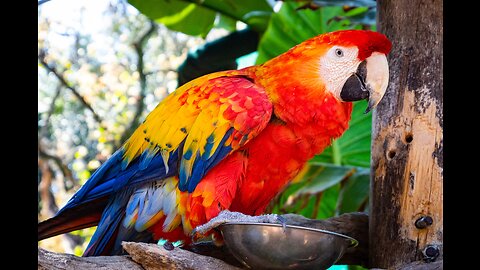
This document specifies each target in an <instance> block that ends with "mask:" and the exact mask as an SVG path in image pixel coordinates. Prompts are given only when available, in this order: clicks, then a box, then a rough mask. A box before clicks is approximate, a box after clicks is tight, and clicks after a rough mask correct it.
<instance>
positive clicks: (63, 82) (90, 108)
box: [38, 49, 105, 128]
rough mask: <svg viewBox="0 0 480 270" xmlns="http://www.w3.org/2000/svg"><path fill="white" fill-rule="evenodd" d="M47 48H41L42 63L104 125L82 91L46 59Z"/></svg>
mask: <svg viewBox="0 0 480 270" xmlns="http://www.w3.org/2000/svg"><path fill="white" fill-rule="evenodd" d="M45 57H46V55H45V50H44V49H41V50H40V53H39V55H38V60H39V61H40V64H42V66H43V67H44V68H45V69H47V70H48V71H49V72H52V73H53V74H54V75H55V77H57V79H58V80H59V81H60V83H62V85H63V86H65V87H66V88H67V89H69V90H70V91H72V93H73V95H74V96H75V97H76V98H78V100H79V101H80V103H81V104H82V105H83V106H84V107H85V108H86V109H87V110H89V111H90V112H91V113H92V114H93V118H94V119H95V121H97V122H98V123H99V124H100V126H102V127H103V125H102V119H101V118H100V116H99V115H98V114H97V113H96V112H95V111H94V110H93V108H92V106H91V105H90V103H88V102H87V101H86V100H85V98H84V97H83V96H82V95H80V93H78V91H77V89H75V88H74V87H73V86H71V85H70V84H69V83H68V82H67V81H66V80H65V77H64V76H63V74H61V73H59V72H58V70H57V69H56V68H55V67H54V66H53V65H49V64H48V63H47V62H46V60H45ZM103 128H105V127H103Z"/></svg>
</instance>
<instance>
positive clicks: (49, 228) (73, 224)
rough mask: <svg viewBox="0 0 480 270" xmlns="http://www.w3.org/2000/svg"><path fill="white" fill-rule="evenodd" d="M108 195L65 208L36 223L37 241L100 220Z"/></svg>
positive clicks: (89, 225) (81, 227)
mask: <svg viewBox="0 0 480 270" xmlns="http://www.w3.org/2000/svg"><path fill="white" fill-rule="evenodd" d="M107 199H108V196H105V197H103V198H99V199H96V200H93V201H90V202H87V203H83V204H80V205H78V206H75V207H72V208H70V209H66V210H64V211H62V212H61V213H59V214H57V215H56V216H54V217H52V218H49V219H47V220H44V221H42V222H40V223H38V241H40V240H43V239H46V238H50V237H53V236H57V235H59V234H63V233H68V232H71V231H75V230H80V229H84V228H88V227H92V226H96V225H97V224H98V222H99V221H100V218H101V216H102V212H103V210H104V209H105V206H106V205H107V202H108V200H107Z"/></svg>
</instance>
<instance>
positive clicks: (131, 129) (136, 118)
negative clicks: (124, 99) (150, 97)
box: [120, 20, 156, 143]
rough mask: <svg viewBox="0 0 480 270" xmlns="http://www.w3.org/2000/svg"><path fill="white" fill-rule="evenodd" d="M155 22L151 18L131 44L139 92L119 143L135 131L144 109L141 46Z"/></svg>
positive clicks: (144, 89)
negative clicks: (132, 114)
mask: <svg viewBox="0 0 480 270" xmlns="http://www.w3.org/2000/svg"><path fill="white" fill-rule="evenodd" d="M155 29H156V24H155V22H153V21H152V20H150V21H149V28H148V30H147V31H146V32H145V33H144V34H143V35H142V36H141V37H140V38H139V39H138V40H137V41H136V42H134V43H133V44H132V45H133V47H134V48H135V52H136V53H137V72H138V74H139V82H140V93H139V95H138V102H137V107H136V108H135V114H134V116H133V119H132V121H131V122H130V125H129V126H128V128H127V129H126V130H125V132H124V133H123V135H122V137H121V139H120V143H123V142H125V141H126V140H127V139H128V138H129V137H130V135H132V133H133V132H134V131H135V129H136V128H137V126H138V125H139V124H140V116H141V115H142V112H143V110H144V109H145V102H144V99H145V96H146V92H147V74H146V73H145V71H144V63H143V55H144V51H143V47H144V45H145V43H146V41H147V40H148V38H149V37H150V36H151V35H152V34H153V33H154V32H155Z"/></svg>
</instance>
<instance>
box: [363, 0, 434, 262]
mask: <svg viewBox="0 0 480 270" xmlns="http://www.w3.org/2000/svg"><path fill="white" fill-rule="evenodd" d="M377 3H378V4H377V5H378V7H377V9H378V31H379V32H382V33H384V34H385V35H386V36H387V37H388V38H389V39H390V40H391V41H392V44H393V48H392V51H391V52H390V54H389V56H388V59H389V66H390V83H389V88H388V90H387V93H386V95H385V97H384V98H383V101H382V102H380V104H379V106H378V107H377V109H376V111H375V112H374V113H373V119H374V120H373V132H372V179H371V180H372V181H371V189H370V193H371V194H370V221H369V224H370V228H369V230H370V231H369V238H370V241H369V242H370V243H371V244H370V253H369V263H370V265H371V266H372V267H379V268H395V267H398V266H399V265H404V264H407V263H410V262H413V261H417V260H425V261H427V262H431V261H434V260H435V259H436V258H437V257H438V258H442V257H443V255H442V247H443V133H442V130H443V112H442V111H443V75H442V74H443V47H442V45H443V21H442V17H443V2H442V1H441V0H379V1H377ZM422 217H424V219H420V218H422ZM419 219H420V220H419ZM417 220H418V221H417ZM416 223H417V225H415V224H416ZM373 243H374V244H373Z"/></svg>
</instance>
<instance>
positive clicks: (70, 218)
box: [38, 30, 392, 256]
mask: <svg viewBox="0 0 480 270" xmlns="http://www.w3.org/2000/svg"><path fill="white" fill-rule="evenodd" d="M391 47H392V44H391V41H390V40H389V39H388V38H387V37H386V36H385V35H383V34H381V33H379V32H375V31H371V30H339V31H333V32H327V33H323V34H319V35H317V36H315V37H312V38H310V39H307V40H305V41H303V42H302V43H300V44H298V45H296V46H294V47H292V48H291V49H289V50H288V51H286V52H285V53H283V54H281V55H279V56H277V57H275V58H272V59H270V60H268V61H266V62H265V63H263V64H258V65H253V66H249V67H245V68H242V69H238V70H226V71H218V72H214V73H211V74H207V75H204V76H202V77H199V78H196V79H193V80H191V81H190V82H188V83H186V84H184V85H182V86H180V87H179V88H177V89H176V90H175V91H173V92H172V93H170V94H169V95H168V96H167V97H165V98H164V99H163V100H161V101H160V102H159V104H158V105H157V106H156V107H155V108H154V109H153V110H152V111H151V112H150V113H149V114H148V115H147V117H146V118H145V120H144V121H143V123H141V124H139V126H138V127H137V129H136V130H135V131H134V132H133V134H132V135H131V136H130V137H129V138H128V139H127V140H126V141H125V142H124V143H123V145H122V146H121V147H119V149H117V150H116V151H115V152H114V153H113V154H112V155H111V156H110V157H109V158H108V159H107V160H106V161H105V162H104V163H103V164H102V165H101V166H100V167H99V168H98V169H97V170H96V171H95V172H94V173H92V175H91V176H90V178H89V179H88V180H87V181H86V182H85V184H84V185H83V186H82V187H80V189H79V190H78V191H77V192H76V193H75V194H74V195H73V196H72V197H71V199H70V200H69V201H68V202H67V203H66V204H65V206H63V207H62V208H61V209H60V210H59V211H58V213H57V214H56V215H55V216H53V217H52V218H49V219H47V220H45V221H42V222H40V223H39V224H38V240H39V241H40V240H43V239H46V238H49V237H53V236H56V235H59V234H63V233H68V232H71V231H74V230H79V229H83V228H88V227H93V226H97V228H96V230H95V232H94V234H93V236H92V238H91V240H90V242H89V244H88V246H87V248H86V250H85V251H84V253H83V256H101V255H117V254H122V247H121V242H122V241H135V242H151V243H154V242H155V241H159V240H161V239H164V240H166V241H170V242H176V241H180V242H181V243H183V244H184V245H188V244H191V243H192V238H191V237H190V236H191V235H190V234H191V233H192V231H193V230H194V229H195V228H196V227H198V226H200V225H202V224H205V223H207V222H208V221H209V220H211V219H212V218H215V217H216V216H218V215H219V213H220V212H221V211H223V210H228V211H235V212H240V213H243V214H246V215H252V216H257V215H261V214H263V213H264V211H265V209H266V207H267V205H268V204H269V202H270V201H271V200H272V199H273V198H274V197H275V196H276V195H277V194H279V193H280V192H281V191H282V190H284V189H285V188H286V186H287V185H288V184H289V183H290V182H291V181H292V179H294V178H295V177H296V176H297V175H298V174H299V173H300V172H301V171H302V169H304V168H305V166H306V164H307V163H308V161H309V160H310V159H311V158H312V157H314V156H315V155H318V154H320V153H321V152H322V151H323V150H324V149H325V148H326V147H328V146H329V145H330V144H331V143H332V141H333V140H335V139H336V138H339V137H340V136H341V135H342V134H343V133H344V132H345V130H346V129H347V128H348V126H349V120H350V118H351V112H352V108H353V102H354V101H359V100H368V105H367V108H366V111H365V113H368V112H369V111H370V110H372V109H373V108H375V107H376V106H377V104H378V103H379V102H380V101H381V99H382V97H383V96H384V94H385V92H386V89H387V86H388V81H389V69H388V61H387V55H388V53H389V51H390V49H391ZM212 235H213V236H215V235H214V232H210V236H212ZM216 237H217V238H219V237H220V236H216Z"/></svg>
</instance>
